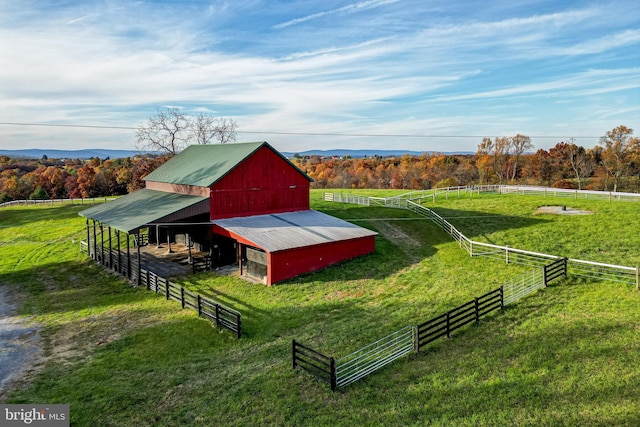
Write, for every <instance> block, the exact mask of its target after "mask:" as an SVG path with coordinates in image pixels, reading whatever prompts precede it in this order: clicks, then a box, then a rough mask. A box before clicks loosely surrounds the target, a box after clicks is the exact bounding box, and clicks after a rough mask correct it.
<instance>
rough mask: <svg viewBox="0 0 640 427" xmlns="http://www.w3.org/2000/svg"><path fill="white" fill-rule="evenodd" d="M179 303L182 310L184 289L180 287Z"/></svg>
mask: <svg viewBox="0 0 640 427" xmlns="http://www.w3.org/2000/svg"><path fill="white" fill-rule="evenodd" d="M180 303H181V304H182V308H184V288H183V287H182V286H181V287H180Z"/></svg>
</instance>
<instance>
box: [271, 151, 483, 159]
mask: <svg viewBox="0 0 640 427" xmlns="http://www.w3.org/2000/svg"><path fill="white" fill-rule="evenodd" d="M425 153H426V154H433V153H442V154H473V153H472V152H471V151H455V152H441V151H412V150H375V149H369V150H346V149H335V150H307V151H298V152H282V154H283V155H284V156H286V157H293V156H295V155H298V156H301V157H304V156H323V157H345V156H350V157H354V158H355V157H374V156H381V157H399V156H404V155H405V154H408V155H410V156H420V155H422V154H425Z"/></svg>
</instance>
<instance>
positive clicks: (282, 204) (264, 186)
mask: <svg viewBox="0 0 640 427" xmlns="http://www.w3.org/2000/svg"><path fill="white" fill-rule="evenodd" d="M309 188H310V180H309V178H308V177H307V175H305V174H303V173H301V172H300V171H299V170H298V169H297V168H295V167H291V163H290V162H289V161H288V160H286V159H284V158H283V157H282V156H281V155H280V154H278V153H276V152H275V151H274V150H273V149H272V148H271V147H270V146H266V145H265V146H262V147H260V148H259V149H258V150H256V151H255V152H253V153H252V154H251V155H250V156H249V157H247V158H246V159H244V161H242V162H241V163H239V164H238V165H237V166H236V167H235V168H233V169H232V170H231V171H229V173H227V174H226V175H225V176H224V177H222V178H221V179H220V180H219V181H218V182H216V183H215V184H214V185H213V186H212V187H211V198H210V200H211V219H212V220H214V219H221V218H232V217H242V216H249V215H262V214H267V213H277V212H291V211H298V210H306V209H309Z"/></svg>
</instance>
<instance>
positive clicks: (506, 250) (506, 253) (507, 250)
mask: <svg viewBox="0 0 640 427" xmlns="http://www.w3.org/2000/svg"><path fill="white" fill-rule="evenodd" d="M504 253H505V257H506V261H507V264H509V245H507V246H505V249H504Z"/></svg>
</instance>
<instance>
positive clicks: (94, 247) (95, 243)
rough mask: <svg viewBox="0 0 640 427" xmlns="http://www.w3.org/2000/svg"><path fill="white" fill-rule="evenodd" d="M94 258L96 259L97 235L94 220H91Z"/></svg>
mask: <svg viewBox="0 0 640 427" xmlns="http://www.w3.org/2000/svg"><path fill="white" fill-rule="evenodd" d="M92 258H93V259H94V260H97V259H98V237H97V234H96V221H95V220H93V257H92Z"/></svg>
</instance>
